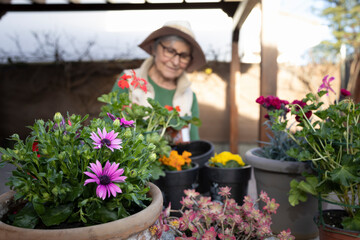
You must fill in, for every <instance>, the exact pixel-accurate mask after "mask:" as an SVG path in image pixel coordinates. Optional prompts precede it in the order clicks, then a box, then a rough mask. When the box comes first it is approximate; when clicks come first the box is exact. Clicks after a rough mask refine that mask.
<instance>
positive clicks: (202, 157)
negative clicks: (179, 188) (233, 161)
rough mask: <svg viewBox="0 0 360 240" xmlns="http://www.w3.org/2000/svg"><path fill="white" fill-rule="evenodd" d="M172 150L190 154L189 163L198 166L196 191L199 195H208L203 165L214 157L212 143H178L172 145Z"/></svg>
mask: <svg viewBox="0 0 360 240" xmlns="http://www.w3.org/2000/svg"><path fill="white" fill-rule="evenodd" d="M172 149H174V150H176V151H178V152H179V153H180V154H181V153H182V152H183V151H187V152H190V153H191V156H190V158H191V161H192V162H194V163H197V164H199V174H198V177H197V184H198V186H197V187H196V190H197V191H198V192H199V193H201V194H205V195H208V194H209V193H210V184H209V179H208V175H207V172H206V169H205V163H206V162H207V161H208V160H209V159H210V158H211V157H212V156H214V149H215V147H214V145H213V143H212V142H210V141H206V140H195V141H190V142H188V143H178V144H176V145H173V146H172Z"/></svg>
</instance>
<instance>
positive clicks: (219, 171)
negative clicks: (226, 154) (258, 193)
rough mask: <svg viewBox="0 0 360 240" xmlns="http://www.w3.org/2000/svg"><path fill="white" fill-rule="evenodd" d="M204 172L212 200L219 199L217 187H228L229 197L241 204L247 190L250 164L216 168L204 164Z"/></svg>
mask: <svg viewBox="0 0 360 240" xmlns="http://www.w3.org/2000/svg"><path fill="white" fill-rule="evenodd" d="M205 172H206V173H207V175H208V178H209V181H210V183H211V187H210V195H211V198H212V199H213V200H221V196H219V194H218V192H219V187H226V186H227V187H230V188H231V191H230V192H231V196H230V197H231V198H234V199H235V201H236V202H237V203H238V204H242V203H243V200H244V197H245V196H246V195H247V192H248V185H249V180H250V178H251V166H250V165H247V166H244V167H241V168H218V167H211V166H209V164H208V163H206V164H205Z"/></svg>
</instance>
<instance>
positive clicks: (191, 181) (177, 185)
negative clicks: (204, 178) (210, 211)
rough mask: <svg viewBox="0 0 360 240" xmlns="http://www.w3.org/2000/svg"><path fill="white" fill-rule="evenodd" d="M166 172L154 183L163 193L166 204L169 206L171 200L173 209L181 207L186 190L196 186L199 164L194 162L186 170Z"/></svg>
mask: <svg viewBox="0 0 360 240" xmlns="http://www.w3.org/2000/svg"><path fill="white" fill-rule="evenodd" d="M165 172H166V175H165V177H160V178H159V179H158V180H156V181H154V183H155V184H156V185H157V186H158V187H159V188H160V190H161V191H162V193H163V197H164V206H165V207H167V206H168V205H169V203H170V202H171V209H180V208H181V204H180V201H181V199H182V197H184V196H185V194H184V190H186V189H194V188H195V183H196V178H197V175H198V172H199V164H197V163H193V167H192V168H190V169H186V170H181V171H165Z"/></svg>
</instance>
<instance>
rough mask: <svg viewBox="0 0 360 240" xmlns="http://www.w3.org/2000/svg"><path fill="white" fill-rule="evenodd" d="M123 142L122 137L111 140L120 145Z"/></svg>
mask: <svg viewBox="0 0 360 240" xmlns="http://www.w3.org/2000/svg"><path fill="white" fill-rule="evenodd" d="M121 143H122V140H121V139H120V138H117V139H115V140H112V141H111V144H115V145H119V144H121Z"/></svg>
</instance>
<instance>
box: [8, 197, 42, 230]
mask: <svg viewBox="0 0 360 240" xmlns="http://www.w3.org/2000/svg"><path fill="white" fill-rule="evenodd" d="M38 222H39V217H38V215H37V214H36V212H35V209H34V207H33V205H32V204H31V203H27V204H26V205H25V207H24V208H23V209H21V210H20V211H19V212H18V213H17V214H16V215H15V218H14V222H13V225H14V226H16V227H22V228H35V226H36V224H38Z"/></svg>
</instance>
